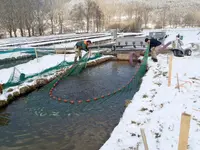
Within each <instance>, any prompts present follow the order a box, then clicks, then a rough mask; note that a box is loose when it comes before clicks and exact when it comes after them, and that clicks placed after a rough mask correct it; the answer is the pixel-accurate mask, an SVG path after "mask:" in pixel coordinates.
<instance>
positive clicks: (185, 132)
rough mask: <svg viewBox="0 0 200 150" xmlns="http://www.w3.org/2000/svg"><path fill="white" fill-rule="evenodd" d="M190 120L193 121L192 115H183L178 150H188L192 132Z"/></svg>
mask: <svg viewBox="0 0 200 150" xmlns="http://www.w3.org/2000/svg"><path fill="white" fill-rule="evenodd" d="M190 120H191V115H189V114H186V113H183V114H182V116H181V126H180V135H179V145H178V150H187V145H188V137H189V130H190Z"/></svg>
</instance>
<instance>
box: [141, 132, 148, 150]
mask: <svg viewBox="0 0 200 150" xmlns="http://www.w3.org/2000/svg"><path fill="white" fill-rule="evenodd" d="M140 132H141V135H142V140H143V143H144V147H145V150H149V148H148V144H147V139H146V135H145V132H144V129H143V128H141V129H140Z"/></svg>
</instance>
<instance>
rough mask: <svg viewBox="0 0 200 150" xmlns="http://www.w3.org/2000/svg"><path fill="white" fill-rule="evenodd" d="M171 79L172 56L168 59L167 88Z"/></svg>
mask: <svg viewBox="0 0 200 150" xmlns="http://www.w3.org/2000/svg"><path fill="white" fill-rule="evenodd" d="M171 79H172V55H171V56H170V57H169V76H168V87H170V86H171Z"/></svg>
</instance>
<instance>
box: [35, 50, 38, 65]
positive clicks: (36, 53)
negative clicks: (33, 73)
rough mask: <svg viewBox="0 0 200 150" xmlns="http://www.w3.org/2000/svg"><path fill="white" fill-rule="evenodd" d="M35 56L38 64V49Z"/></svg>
mask: <svg viewBox="0 0 200 150" xmlns="http://www.w3.org/2000/svg"><path fill="white" fill-rule="evenodd" d="M35 56H36V58H37V62H38V53H37V50H36V48H35Z"/></svg>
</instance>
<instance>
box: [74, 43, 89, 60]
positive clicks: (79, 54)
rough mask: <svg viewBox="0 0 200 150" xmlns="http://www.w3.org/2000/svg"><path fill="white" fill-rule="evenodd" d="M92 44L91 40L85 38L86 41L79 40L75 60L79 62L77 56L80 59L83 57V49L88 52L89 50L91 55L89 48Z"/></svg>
mask: <svg viewBox="0 0 200 150" xmlns="http://www.w3.org/2000/svg"><path fill="white" fill-rule="evenodd" d="M90 44H92V42H91V41H90V40H85V41H79V42H77V43H76V45H75V47H74V50H75V58H74V62H77V58H78V57H79V60H80V59H81V58H82V53H81V50H84V51H86V52H89V55H90V50H89V48H88V46H89V45H90Z"/></svg>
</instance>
